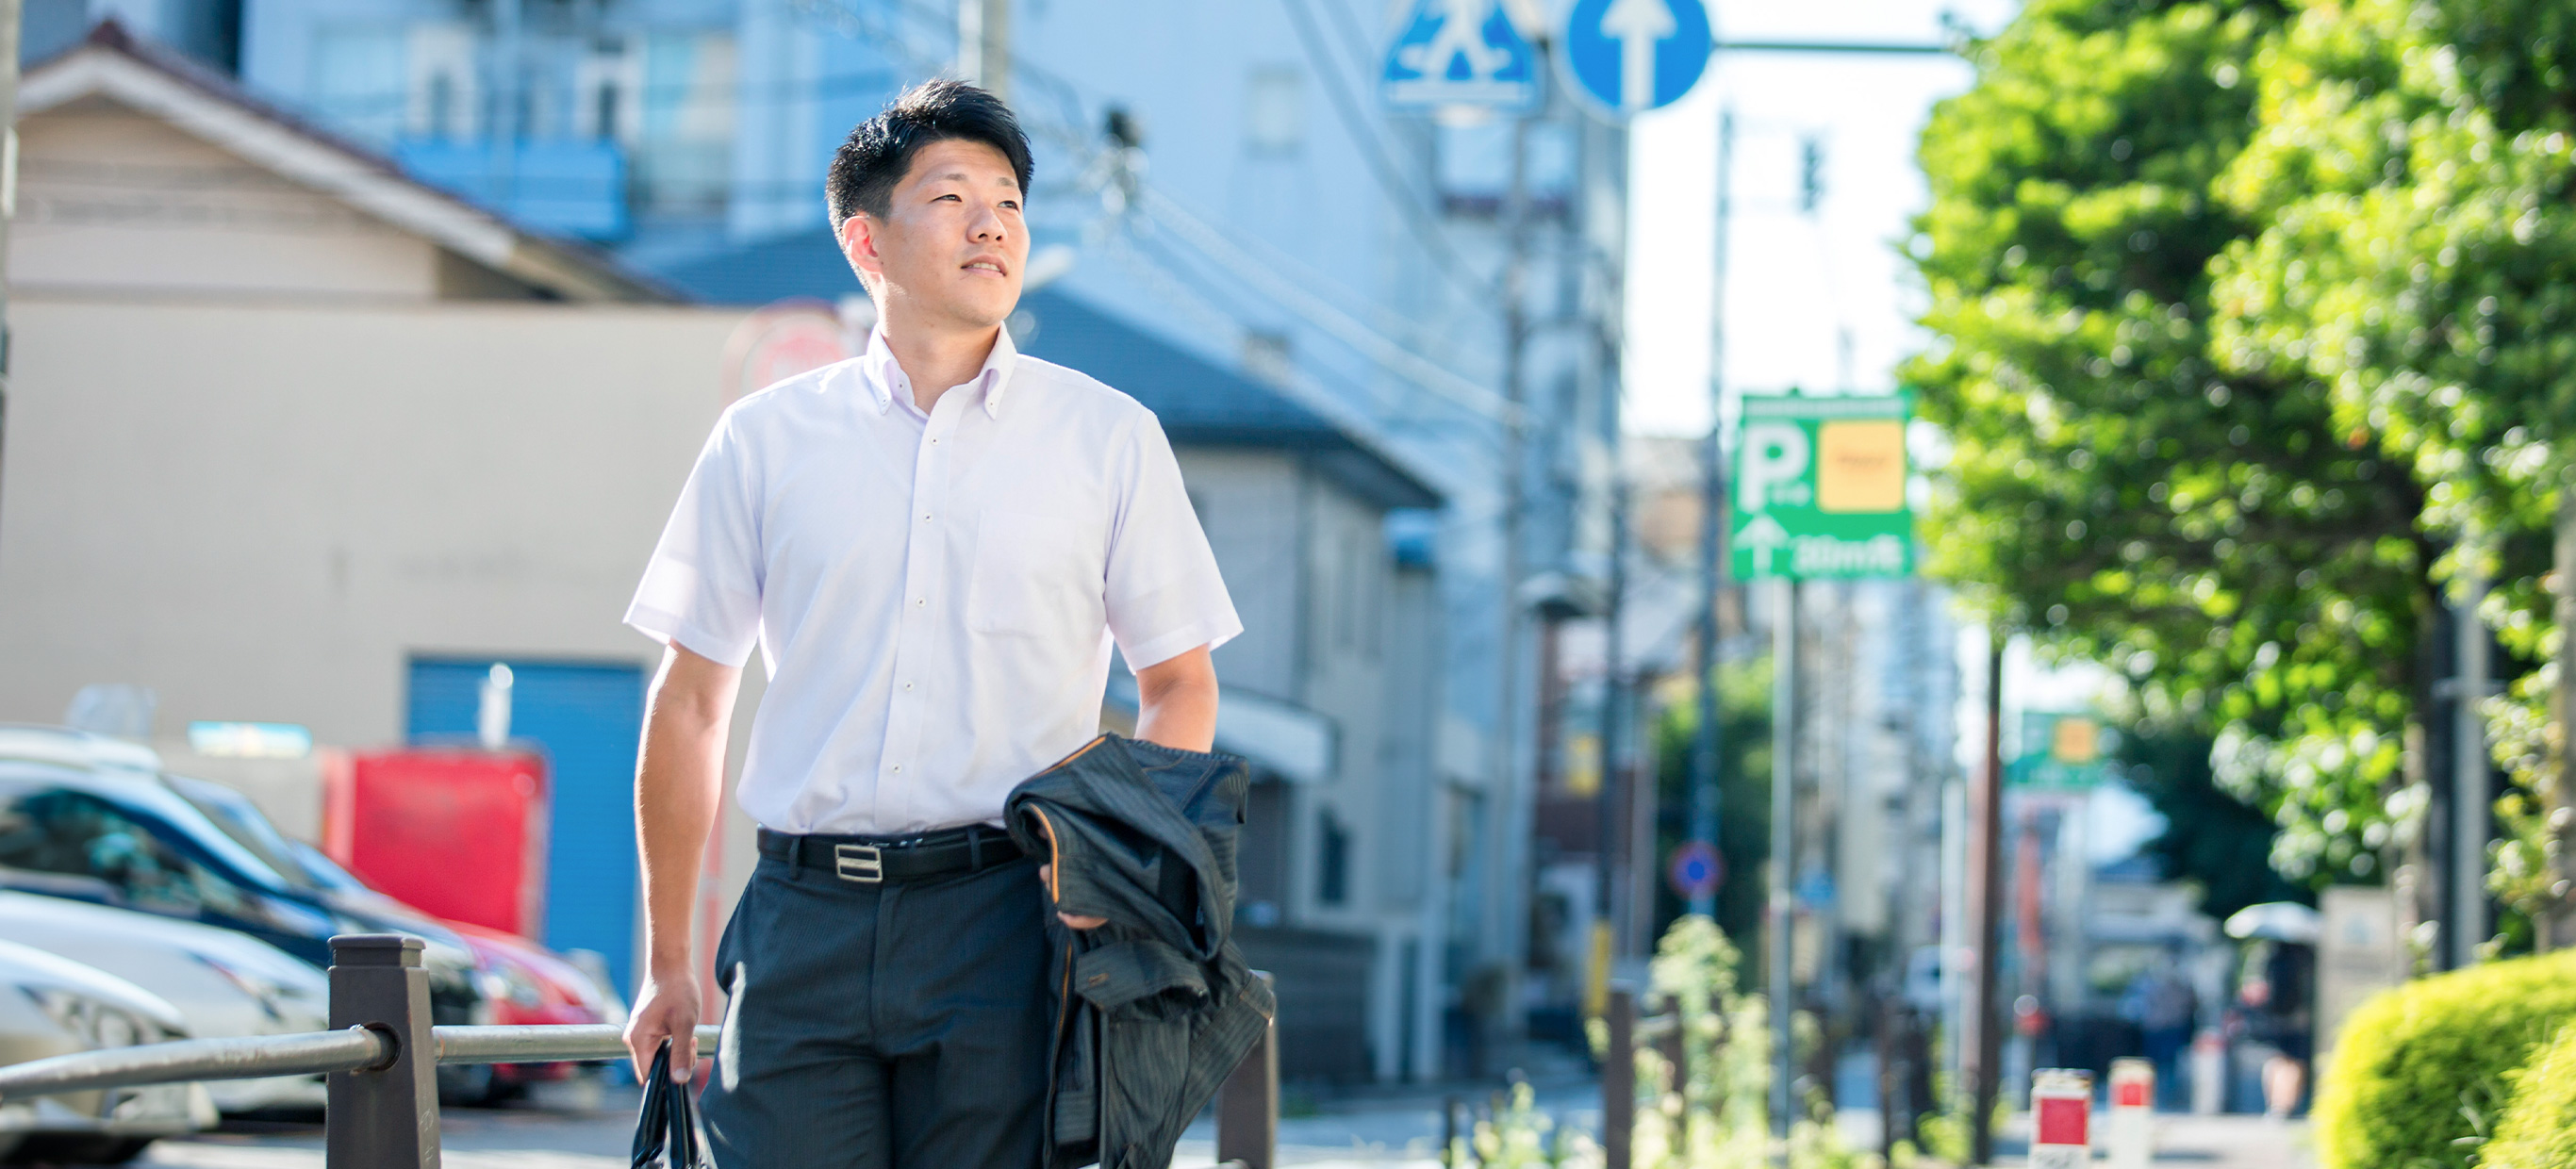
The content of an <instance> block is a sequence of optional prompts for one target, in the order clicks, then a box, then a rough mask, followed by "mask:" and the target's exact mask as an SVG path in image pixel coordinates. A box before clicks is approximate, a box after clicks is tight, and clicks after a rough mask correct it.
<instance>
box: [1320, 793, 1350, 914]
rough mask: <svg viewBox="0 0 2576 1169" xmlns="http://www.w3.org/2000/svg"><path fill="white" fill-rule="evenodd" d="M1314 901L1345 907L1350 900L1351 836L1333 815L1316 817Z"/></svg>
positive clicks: (1328, 813)
mask: <svg viewBox="0 0 2576 1169" xmlns="http://www.w3.org/2000/svg"><path fill="white" fill-rule="evenodd" d="M1315 835H1316V838H1317V850H1316V857H1315V873H1316V885H1315V900H1317V901H1320V902H1323V903H1324V904H1326V905H1346V904H1349V903H1350V899H1351V834H1350V831H1349V830H1348V829H1345V828H1343V827H1342V822H1341V821H1340V820H1339V819H1338V818H1336V817H1335V816H1334V815H1333V814H1332V812H1330V811H1326V812H1325V813H1324V814H1323V815H1322V816H1321V817H1319V818H1318V823H1317V828H1316V832H1315Z"/></svg>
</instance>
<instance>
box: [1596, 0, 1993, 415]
mask: <svg viewBox="0 0 2576 1169" xmlns="http://www.w3.org/2000/svg"><path fill="white" fill-rule="evenodd" d="M2015 8H2016V5H2015V4H2013V3H2012V2H2011V0H1955V2H1952V3H1942V2H1939V0H1811V2H1809V3H1805V4H1794V5H1791V4H1765V5H1752V4H1746V5H1741V6H1733V7H1726V8H1721V9H1719V10H1717V11H1716V12H1715V13H1714V19H1715V21H1716V24H1717V29H1718V36H1719V38H1720V39H1721V40H1752V41H1780V40H1796V41H1837V40H1839V41H1869V42H1909V43H1940V42H1941V41H1942V40H1943V39H1944V38H1943V32H1942V22H1943V14H1944V12H1945V11H1946V12H1949V13H1952V14H1954V15H1955V18H1956V19H1957V20H1958V21H1960V22H1962V23H1964V24H1966V25H1967V26H1968V27H1970V28H1973V29H1976V30H1979V31H1982V32H1991V31H1994V30H1995V29H1997V28H2000V27H2002V25H2003V24H2004V22H2005V21H2007V20H2009V19H2010V18H2011V15H2012V13H2013V11H2014V10H2015ZM1970 80H1971V77H1970V73H1969V70H1968V67H1967V65H1966V64H1965V63H1964V62H1961V61H1959V60H1957V59H1956V58H1952V57H1948V56H1894V55H1868V56H1863V55H1841V54H1837V55H1822V54H1784V53H1752V52H1732V53H1721V54H1719V55H1718V57H1717V59H1716V60H1715V61H1714V62H1713V63H1712V65H1711V68H1710V71H1709V73H1708V75H1707V76H1706V77H1704V78H1702V79H1701V81H1700V84H1699V86H1698V87H1697V88H1696V89H1694V90H1692V92H1691V93H1690V95H1689V96H1687V97H1685V98H1683V99H1682V100H1681V101H1680V102H1678V103H1676V104H1674V105H1672V106H1670V107H1667V108H1666V109H1663V110H1659V111H1656V112H1654V113H1651V114H1646V115H1643V116H1641V117H1639V118H1638V120H1637V121H1636V123H1635V125H1634V129H1633V133H1632V135H1631V137H1630V139H1629V192H1630V203H1629V214H1630V220H1629V236H1628V240H1629V243H1628V247H1629V254H1628V329H1627V332H1628V353H1627V360H1626V369H1627V386H1628V389H1627V398H1626V402H1625V409H1626V419H1627V424H1628V427H1629V429H1631V430H1632V431H1635V432H1639V433H1644V434H1657V435H1697V434H1705V433H1706V432H1707V430H1708V422H1709V379H1708V369H1709V342H1710V333H1711V327H1710V326H1711V323H1712V322H1711V313H1710V308H1709V293H1710V286H1711V284H1712V280H1711V278H1710V277H1711V270H1712V259H1713V256H1714V250H1715V249H1714V240H1715V230H1714V228H1715V191H1716V187H1717V180H1716V175H1717V125H1718V114H1719V111H1720V109H1722V108H1723V109H1729V110H1732V111H1733V113H1734V116H1735V127H1736V135H1735V144H1736V147H1735V152H1734V166H1733V182H1732V183H1731V184H1730V186H1731V187H1732V189H1733V192H1734V200H1733V209H1732V210H1733V227H1732V230H1730V231H1729V232H1728V240H1729V243H1730V245H1731V246H1730V249H1729V251H1730V255H1729V257H1728V274H1727V298H1726V319H1725V326H1726V334H1725V335H1726V338H1727V349H1726V371H1725V372H1726V385H1727V388H1728V390H1729V392H1730V393H1732V392H1737V391H1741V390H1745V389H1752V390H1755V391H1774V392H1776V391H1778V390H1782V389H1787V388H1789V387H1792V386H1795V387H1798V388H1801V389H1805V390H1807V391H1810V392H1830V391H1837V390H1849V391H1857V392H1880V393H1883V392H1886V391H1889V390H1892V389H1894V388H1896V382H1895V368H1896V365H1897V363H1898V362H1899V361H1901V360H1902V359H1903V358H1904V357H1905V355H1906V354H1908V353H1910V352H1912V351H1913V350H1914V349H1915V348H1917V347H1918V346H1919V345H1920V344H1921V341H1920V337H1921V333H1920V331H1919V330H1917V329H1916V328H1915V327H1914V325H1913V324H1912V320H1913V318H1914V316H1915V315H1917V313H1918V312H1919V295H1918V293H1917V292H1916V290H1915V286H1914V285H1913V283H1912V282H1911V279H1910V277H1909V276H1908V275H1907V274H1906V271H1905V269H1904V267H1903V266H1902V257H1901V256H1899V254H1898V253H1897V250H1896V249H1897V247H1898V246H1899V244H1900V243H1901V242H1902V241H1903V240H1904V238H1905V236H1906V234H1907V233H1908V230H1909V228H1908V222H1909V221H1910V219H1911V218H1912V217H1913V216H1914V215H1915V214H1916V213H1918V212H1919V211H1921V210H1922V208H1923V205H1924V203H1925V201H1926V195H1925V191H1924V186H1923V179H1922V176H1921V174H1920V173H1919V172H1918V171H1917V170H1916V167H1915V163H1914V149H1915V141H1916V138H1917V137H1918V135H1920V133H1921V132H1922V128H1923V123H1924V120H1925V119H1926V118H1927V117H1929V116H1930V114H1931V111H1932V105H1933V103H1934V102H1936V101H1939V100H1940V99H1941V98H1943V97H1947V96H1949V95H1951V94H1954V93H1957V92H1959V91H1960V90H1962V89H1964V88H1966V86H1967V85H1968V83H1969V81H1970ZM1810 139H1812V140H1814V141H1816V142H1817V143H1818V144H1819V145H1820V146H1821V148H1822V154H1823V165H1822V168H1821V175H1822V179H1823V183H1822V186H1823V198H1822V200H1821V201H1820V203H1819V205H1818V207H1817V209H1816V211H1815V213H1814V214H1812V215H1810V214H1805V213H1802V212H1801V210H1800V207H1799V189H1800V185H1801V170H1802V162H1801V155H1802V153H1803V151H1802V147H1803V144H1804V143H1805V142H1806V141H1808V140H1810Z"/></svg>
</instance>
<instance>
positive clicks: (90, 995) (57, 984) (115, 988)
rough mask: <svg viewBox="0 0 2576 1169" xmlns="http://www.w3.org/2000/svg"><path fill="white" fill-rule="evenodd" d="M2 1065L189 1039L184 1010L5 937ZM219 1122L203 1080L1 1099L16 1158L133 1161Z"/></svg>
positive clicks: (9, 1153)
mask: <svg viewBox="0 0 2576 1169" xmlns="http://www.w3.org/2000/svg"><path fill="white" fill-rule="evenodd" d="M0 985H5V986H7V987H12V988H15V989H16V990H17V991H18V993H16V994H0V1064H14V1063H24V1062H26V1061H28V1060H32V1059H44V1058H46V1057H48V1056H56V1055H70V1054H73V1053H75V1052H82V1051H96V1050H100V1049H102V1048H116V1047H131V1046H136V1045H139V1044H145V1043H161V1042H166V1041H168V1040H172V1039H185V1038H187V1037H188V1031H187V1026H186V1024H185V1023H183V1022H182V1021H181V1019H180V1015H179V1009H178V1008H177V1007H174V1006H172V1005H170V1003H169V1002H168V1001H166V1000H164V999H162V998H161V997H160V996H158V995H155V994H153V993H152V992H150V991H147V990H145V989H143V988H142V987H139V986H136V985H134V984H133V983H131V982H128V981H126V980H124V979H122V978H118V977H116V976H115V975H112V974H108V973H106V972H104V971H101V970H98V969H96V968H94V967H90V966H84V965H82V964H80V963H78V962H74V961H72V960H71V959H69V958H61V957H57V956H55V955H52V954H48V953H46V952H44V951H42V950H38V949H35V948H34V947H31V946H22V945H19V944H17V943H15V942H0ZM214 1123H215V1106H214V1101H213V1100H212V1099H211V1098H210V1097H208V1095H207V1094H206V1089H205V1086H204V1085H201V1084H158V1085H152V1086H149V1087H141V1088H114V1089H102V1090H97V1091H90V1092H65V1093H63V1094H61V1095H58V1096H41V1097H37V1098H35V1099H32V1100H22V1099H16V1098H11V1099H7V1100H0V1151H5V1153H6V1158H7V1159H8V1160H9V1161H11V1162H13V1163H18V1162H30V1161H70V1162H75V1163H80V1164H102V1163H114V1162H119V1161H129V1160H132V1159H133V1158H134V1157H135V1155H136V1154H138V1153H141V1152H142V1151H143V1149H144V1147H145V1146H147V1145H149V1144H151V1143H152V1142H153V1141H155V1140H158V1139H160V1138H162V1137H166V1136H177V1135H179V1134H181V1133H189V1132H195V1131H197V1130H199V1129H202V1128H207V1127H209V1126H211V1125H213V1124H214Z"/></svg>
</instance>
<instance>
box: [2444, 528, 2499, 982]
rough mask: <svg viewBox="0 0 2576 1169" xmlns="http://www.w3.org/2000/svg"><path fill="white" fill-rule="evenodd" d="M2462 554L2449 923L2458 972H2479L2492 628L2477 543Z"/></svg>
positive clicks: (2489, 808) (2488, 806) (2488, 804)
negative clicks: (2485, 611)
mask: <svg viewBox="0 0 2576 1169" xmlns="http://www.w3.org/2000/svg"><path fill="white" fill-rule="evenodd" d="M2461 551H2462V552H2463V553H2464V554H2465V555H2463V556H2462V557H2461V561H2462V564H2463V571H2462V572H2461V574H2460V577H2461V586H2462V587H2461V596H2460V605H2459V608H2458V610H2457V611H2456V612H2455V614H2454V616H2453V618H2452V620H2453V622H2454V632H2453V634H2452V650H2453V652H2454V657H2453V663H2454V669H2453V670H2452V675H2453V684H2454V685H2457V686H2458V687H2459V690H2460V693H2459V698H2458V701H2457V706H2456V707H2455V708H2454V709H2455V713H2456V714H2457V722H2456V723H2455V724H2454V725H2453V729H2452V732H2451V746H2452V750H2453V751H2454V752H2455V754H2454V755H2453V757H2452V760H2451V783H2452V785H2453V789H2452V791H2453V794H2452V797H2451V829H2452V833H2453V835H2452V838H2451V921H2450V928H2449V929H2448V930H2447V931H2446V932H2447V933H2449V934H2450V938H2451V968H2452V969H2454V970H2461V969H2466V968H2468V967H2470V966H2474V965H2477V961H2478V943H2479V942H2482V941H2485V940H2486V936H2487V929H2488V925H2487V889H2486V884H2487V837H2488V836H2489V835H2490V829H2489V827H2488V818H2489V816H2490V815H2492V813H2493V811H2494V806H2495V793H2494V792H2493V791H2492V790H2490V786H2489V783H2488V776H2489V774H2490V771H2489V769H2490V768H2492V767H2493V766H2494V761H2493V760H2491V759H2489V758H2488V757H2487V733H2486V732H2487V728H2486V715H2485V714H2484V712H2482V711H2480V710H2479V709H2478V705H2479V704H2480V703H2482V702H2484V701H2485V700H2486V697H2487V675H2488V673H2489V669H2488V666H2489V662H2488V647H2489V642H2488V639H2487V627H2486V623H2485V622H2484V621H2481V620H2479V619H2478V606H2479V605H2480V604H2481V603H2483V602H2484V601H2485V600H2486V596H2487V574H2486V568H2485V565H2484V564H2483V563H2481V562H2480V560H2479V557H2478V553H2479V552H2480V551H2481V549H2480V548H2479V547H2478V546H2477V544H2476V543H2475V542H2474V541H2470V542H2467V543H2465V544H2464V545H2463V546H2462V549H2461Z"/></svg>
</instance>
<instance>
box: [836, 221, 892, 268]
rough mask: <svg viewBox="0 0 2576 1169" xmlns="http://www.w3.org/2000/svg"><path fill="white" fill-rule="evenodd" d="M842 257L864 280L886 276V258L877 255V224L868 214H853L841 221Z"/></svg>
mask: <svg viewBox="0 0 2576 1169" xmlns="http://www.w3.org/2000/svg"><path fill="white" fill-rule="evenodd" d="M841 255H842V256H844V257H846V258H848V260H849V261H850V267H852V268H855V269H857V270H858V271H859V273H860V275H861V276H862V277H863V278H864V277H871V276H873V277H882V276H884V275H885V257H883V256H881V255H879V254H878V253H877V222H876V220H875V219H874V218H872V217H871V216H869V215H868V213H867V212H864V211H854V212H851V213H850V217H849V218H847V219H844V220H842V221H841ZM863 282H864V281H863Z"/></svg>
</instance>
